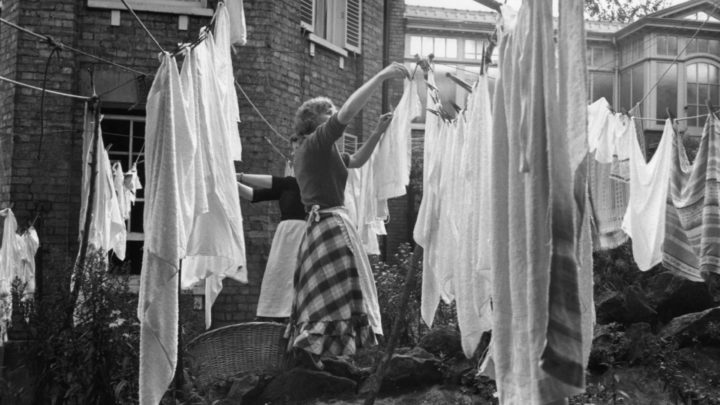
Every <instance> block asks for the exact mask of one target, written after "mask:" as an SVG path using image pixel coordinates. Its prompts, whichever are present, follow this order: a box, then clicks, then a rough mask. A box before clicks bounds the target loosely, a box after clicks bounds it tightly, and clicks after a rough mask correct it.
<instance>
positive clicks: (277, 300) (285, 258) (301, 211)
mask: <svg viewBox="0 0 720 405" xmlns="http://www.w3.org/2000/svg"><path fill="white" fill-rule="evenodd" d="M294 147H295V144H293V149H294ZM238 181H239V182H238V189H239V191H240V197H242V198H243V199H246V200H250V201H251V202H253V203H255V202H259V201H277V202H278V206H279V208H280V224H278V227H277V230H276V231H275V236H274V237H273V240H272V245H271V246H270V254H269V255H268V260H267V265H266V266H265V274H264V275H263V280H262V284H261V286H260V298H259V300H258V306H257V317H258V318H261V319H265V318H269V319H266V320H270V321H279V322H282V321H283V320H284V319H286V318H289V317H290V309H291V307H292V294H289V291H292V288H293V274H294V273H295V269H296V268H297V252H298V249H299V248H300V241H301V239H302V235H303V231H304V229H305V207H304V206H303V204H302V202H301V201H300V188H299V187H298V184H297V181H296V180H295V178H294V177H292V176H286V177H276V176H270V175H265V174H244V173H240V174H239V175H238ZM248 186H250V187H248ZM251 187H254V188H257V189H253V188H251Z"/></svg>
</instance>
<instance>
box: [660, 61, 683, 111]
mask: <svg viewBox="0 0 720 405" xmlns="http://www.w3.org/2000/svg"><path fill="white" fill-rule="evenodd" d="M666 72H667V73H666ZM663 74H665V75H664V76H662V75H663ZM657 75H658V84H657V100H656V103H655V118H658V119H662V121H659V122H658V125H663V124H664V119H665V118H667V113H666V112H665V109H666V108H669V109H670V113H671V114H672V115H673V117H677V116H678V115H677V104H678V69H677V65H676V64H670V63H665V62H658V63H657ZM660 76H662V78H660Z"/></svg>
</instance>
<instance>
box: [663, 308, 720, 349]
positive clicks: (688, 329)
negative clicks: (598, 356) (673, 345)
mask: <svg viewBox="0 0 720 405" xmlns="http://www.w3.org/2000/svg"><path fill="white" fill-rule="evenodd" d="M660 337H662V338H673V339H676V340H677V341H678V343H679V344H680V346H688V345H691V344H693V342H694V341H697V342H699V343H704V344H715V345H717V344H720V307H716V308H710V309H707V310H705V311H702V312H694V313H691V314H685V315H682V316H679V317H677V318H675V319H673V320H672V321H670V323H668V324H667V325H666V326H665V327H664V328H663V329H662V330H661V331H660Z"/></svg>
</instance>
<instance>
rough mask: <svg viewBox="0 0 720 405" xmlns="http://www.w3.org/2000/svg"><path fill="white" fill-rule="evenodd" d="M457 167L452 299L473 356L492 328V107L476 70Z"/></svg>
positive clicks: (483, 79)
mask: <svg viewBox="0 0 720 405" xmlns="http://www.w3.org/2000/svg"><path fill="white" fill-rule="evenodd" d="M466 116H467V119H468V121H467V128H466V130H465V135H466V137H465V139H466V144H465V147H464V148H463V155H462V164H461V167H462V170H461V171H460V172H459V173H458V174H457V176H458V178H459V179H460V180H461V182H462V183H463V184H464V185H465V186H464V188H463V189H462V190H461V192H460V195H458V196H457V197H458V200H460V201H461V204H462V205H461V206H460V207H459V211H460V212H461V214H460V215H459V217H460V219H462V221H461V222H460V235H461V239H460V243H461V246H460V248H459V252H458V254H459V256H460V258H459V261H460V263H461V265H460V266H458V267H457V269H456V272H455V278H454V283H455V304H456V308H457V316H458V326H459V328H460V335H461V341H462V347H463V351H464V353H465V356H466V357H468V358H470V357H472V356H473V354H474V352H475V349H476V348H477V346H478V344H479V343H480V339H481V337H482V333H483V332H485V331H487V330H490V329H492V311H491V305H490V302H491V297H490V295H491V293H492V272H491V271H490V233H489V232H488V230H489V229H490V199H491V197H492V195H491V194H490V193H489V192H487V190H489V189H490V142H491V137H492V113H491V111H490V93H489V89H488V80H487V76H481V77H480V78H479V79H478V83H477V85H476V86H475V89H474V90H473V93H472V95H471V97H470V100H468V110H467V113H466Z"/></svg>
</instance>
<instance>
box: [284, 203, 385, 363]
mask: <svg viewBox="0 0 720 405" xmlns="http://www.w3.org/2000/svg"><path fill="white" fill-rule="evenodd" d="M349 238H350V236H349V234H348V232H347V230H346V229H345V224H344V223H343V222H342V220H341V219H340V218H339V217H337V216H336V215H333V214H332V213H327V214H321V216H320V220H319V221H310V222H309V224H308V227H307V229H306V231H305V235H304V237H303V241H302V243H301V245H300V251H299V260H298V263H299V265H298V266H299V267H298V269H297V271H296V272H295V277H294V288H295V299H294V301H293V313H292V319H291V324H290V327H289V331H288V336H287V337H289V338H290V342H291V343H292V347H295V348H299V349H303V350H306V351H308V352H310V353H313V354H316V355H323V354H326V355H327V354H329V355H334V356H340V355H351V354H354V353H355V350H356V348H357V347H362V345H363V344H364V343H366V342H367V341H368V340H369V339H372V338H374V336H373V337H371V336H372V334H371V333H370V326H369V324H368V320H367V315H366V311H365V302H364V301H363V294H362V291H361V289H360V278H359V276H358V270H357V266H356V265H355V258H354V256H353V252H352V250H351V249H350V239H349Z"/></svg>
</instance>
